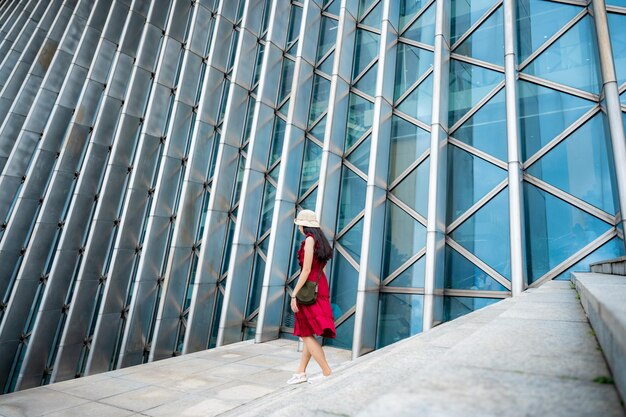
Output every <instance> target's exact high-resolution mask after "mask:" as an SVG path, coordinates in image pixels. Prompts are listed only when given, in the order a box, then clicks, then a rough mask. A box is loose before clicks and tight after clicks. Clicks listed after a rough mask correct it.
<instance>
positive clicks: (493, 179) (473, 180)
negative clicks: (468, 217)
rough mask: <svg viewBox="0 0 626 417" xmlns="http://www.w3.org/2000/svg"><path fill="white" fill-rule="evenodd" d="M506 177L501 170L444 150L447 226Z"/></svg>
mask: <svg viewBox="0 0 626 417" xmlns="http://www.w3.org/2000/svg"><path fill="white" fill-rule="evenodd" d="M506 177H507V173H506V171H505V170H503V169H502V168H500V167H497V166H495V165H493V164H492V163H490V162H487V161H485V160H484V159H481V158H479V157H477V156H475V155H472V154H471V153H469V152H466V151H464V150H463V149H460V148H457V147H456V146H448V190H447V192H446V194H447V197H448V204H447V205H446V206H447V216H446V217H447V220H448V223H452V221H454V220H455V219H456V218H458V217H459V216H460V215H461V214H463V213H465V212H466V211H467V209H469V208H470V207H471V206H472V205H473V204H474V203H476V202H477V201H478V200H480V199H481V198H483V197H484V196H485V195H486V194H487V193H488V192H489V191H491V190H493V188H494V187H495V186H496V185H498V184H499V183H501V182H502V181H503V180H504V179H505V178H506Z"/></svg>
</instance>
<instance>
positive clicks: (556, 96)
mask: <svg viewBox="0 0 626 417" xmlns="http://www.w3.org/2000/svg"><path fill="white" fill-rule="evenodd" d="M518 85H519V99H518V100H519V114H520V139H521V143H522V155H523V158H524V160H526V159H528V158H530V157H531V156H532V155H534V154H535V153H536V152H537V151H539V149H541V148H542V147H543V146H545V145H546V144H548V142H550V141H551V140H552V139H554V138H555V137H556V136H557V135H558V134H560V133H561V132H563V130H565V128H566V127H568V126H569V125H571V124H572V123H574V121H576V120H577V119H579V118H580V117H581V116H582V115H583V114H585V113H586V112H587V111H588V110H589V109H591V107H592V106H593V105H594V103H592V102H591V101H587V100H584V99H582V98H579V97H574V96H572V95H569V94H566V93H561V92H559V91H556V90H552V89H550V88H546V87H540V86H538V85H537V84H532V83H528V82H525V81H519V84H518Z"/></svg>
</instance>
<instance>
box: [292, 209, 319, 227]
mask: <svg viewBox="0 0 626 417" xmlns="http://www.w3.org/2000/svg"><path fill="white" fill-rule="evenodd" d="M293 222H294V223H295V224H297V225H299V226H306V227H320V222H318V221H317V216H316V215H315V212H314V211H312V210H301V211H300V213H298V217H296V219H295V220H294V221H293Z"/></svg>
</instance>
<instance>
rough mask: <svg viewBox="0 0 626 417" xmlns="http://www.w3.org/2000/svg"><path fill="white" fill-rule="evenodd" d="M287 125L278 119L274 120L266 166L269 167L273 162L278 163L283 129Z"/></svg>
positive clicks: (283, 136)
mask: <svg viewBox="0 0 626 417" xmlns="http://www.w3.org/2000/svg"><path fill="white" fill-rule="evenodd" d="M286 128H287V123H285V121H284V120H283V119H281V118H280V117H275V118H274V133H273V136H272V149H271V151H270V157H269V161H268V163H267V166H268V167H270V166H272V165H273V164H274V162H276V161H278V158H280V155H281V154H282V152H283V141H284V140H285V129H286Z"/></svg>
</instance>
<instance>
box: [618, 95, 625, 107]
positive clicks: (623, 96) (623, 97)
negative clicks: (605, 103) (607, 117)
mask: <svg viewBox="0 0 626 417" xmlns="http://www.w3.org/2000/svg"><path fill="white" fill-rule="evenodd" d="M619 101H620V102H621V103H622V106H626V91H625V92H623V93H622V94H621V95H620V96H619Z"/></svg>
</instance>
